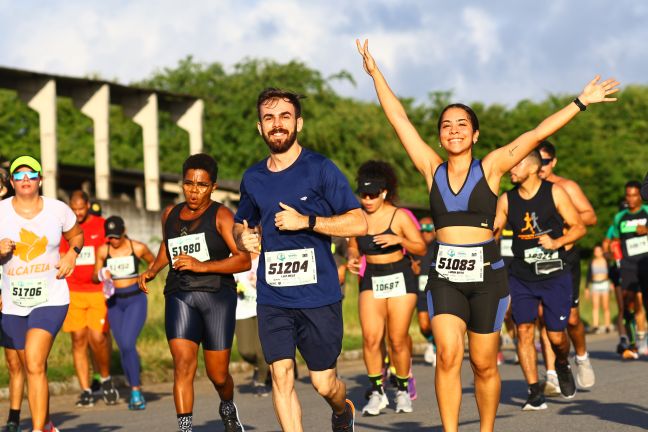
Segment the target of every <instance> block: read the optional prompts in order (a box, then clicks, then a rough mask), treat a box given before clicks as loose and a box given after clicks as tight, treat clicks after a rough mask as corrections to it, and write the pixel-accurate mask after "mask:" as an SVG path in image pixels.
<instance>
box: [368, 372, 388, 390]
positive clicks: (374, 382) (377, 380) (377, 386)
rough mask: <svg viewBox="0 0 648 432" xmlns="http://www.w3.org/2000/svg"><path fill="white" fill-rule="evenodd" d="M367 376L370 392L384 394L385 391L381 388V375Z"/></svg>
mask: <svg viewBox="0 0 648 432" xmlns="http://www.w3.org/2000/svg"><path fill="white" fill-rule="evenodd" d="M367 376H368V377H369V382H370V383H371V390H372V391H377V392H378V393H380V394H383V393H385V389H384V387H383V377H382V374H378V375H367Z"/></svg>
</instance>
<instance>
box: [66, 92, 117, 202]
mask: <svg viewBox="0 0 648 432" xmlns="http://www.w3.org/2000/svg"><path fill="white" fill-rule="evenodd" d="M72 99H73V100H74V103H75V104H76V105H77V106H78V107H79V108H80V109H81V112H82V113H83V114H85V115H86V116H88V117H90V118H91V119H92V122H93V130H94V160H95V196H96V197H97V199H100V200H108V199H110V136H109V130H110V125H109V120H108V119H109V117H110V87H109V86H108V84H100V85H96V86H92V87H91V88H89V89H86V90H85V91H79V92H77V93H75V94H74V96H73V97H72Z"/></svg>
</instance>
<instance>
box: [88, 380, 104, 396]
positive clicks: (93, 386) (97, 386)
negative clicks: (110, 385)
mask: <svg viewBox="0 0 648 432" xmlns="http://www.w3.org/2000/svg"><path fill="white" fill-rule="evenodd" d="M90 391H92V394H95V393H99V392H100V391H101V381H100V380H99V379H97V378H92V383H90Z"/></svg>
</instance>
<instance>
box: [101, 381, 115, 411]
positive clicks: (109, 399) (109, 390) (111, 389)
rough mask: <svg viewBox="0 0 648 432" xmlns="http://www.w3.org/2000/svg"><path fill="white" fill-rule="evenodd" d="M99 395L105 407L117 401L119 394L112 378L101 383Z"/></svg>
mask: <svg viewBox="0 0 648 432" xmlns="http://www.w3.org/2000/svg"><path fill="white" fill-rule="evenodd" d="M101 395H102V396H103V400H104V402H106V405H115V404H116V403H117V401H118V400H119V392H118V391H117V389H116V388H115V385H114V384H113V380H112V378H108V380H106V381H104V382H102V383H101Z"/></svg>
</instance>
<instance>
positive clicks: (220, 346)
mask: <svg viewBox="0 0 648 432" xmlns="http://www.w3.org/2000/svg"><path fill="white" fill-rule="evenodd" d="M237 300H238V298H237V296H236V291H235V290H233V289H231V288H223V289H221V290H219V291H218V292H212V291H176V292H173V293H171V294H167V295H166V296H165V306H164V327H165V329H166V337H167V340H171V339H188V340H190V341H193V342H196V343H197V344H200V343H202V344H203V349H205V350H209V351H221V350H225V349H230V348H232V341H233V340H234V327H235V326H236V303H237Z"/></svg>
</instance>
